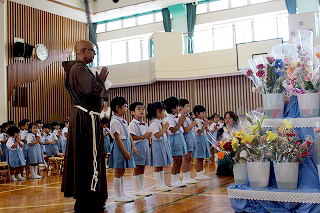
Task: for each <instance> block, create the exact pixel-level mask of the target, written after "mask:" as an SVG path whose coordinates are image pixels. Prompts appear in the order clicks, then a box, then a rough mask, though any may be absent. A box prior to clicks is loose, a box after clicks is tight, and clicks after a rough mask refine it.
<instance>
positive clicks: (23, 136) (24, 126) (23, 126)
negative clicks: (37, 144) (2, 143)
mask: <svg viewBox="0 0 320 213" xmlns="http://www.w3.org/2000/svg"><path fill="white" fill-rule="evenodd" d="M29 124H30V121H29V120H28V119H23V120H21V121H20V122H19V123H18V127H19V128H20V140H21V142H22V143H23V154H24V156H25V157H26V156H27V149H28V144H27V136H28V126H29Z"/></svg>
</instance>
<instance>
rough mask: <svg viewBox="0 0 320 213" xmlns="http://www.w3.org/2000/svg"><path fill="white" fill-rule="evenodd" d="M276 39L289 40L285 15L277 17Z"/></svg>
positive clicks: (286, 16)
mask: <svg viewBox="0 0 320 213" xmlns="http://www.w3.org/2000/svg"><path fill="white" fill-rule="evenodd" d="M278 37H279V38H283V40H284V41H288V40H289V24H288V15H287V14H286V15H281V16H278Z"/></svg>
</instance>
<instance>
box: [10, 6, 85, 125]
mask: <svg viewBox="0 0 320 213" xmlns="http://www.w3.org/2000/svg"><path fill="white" fill-rule="evenodd" d="M7 11H8V13H7V14H8V19H7V20H8V45H9V48H8V51H9V52H8V55H9V56H10V57H9V58H8V68H7V73H8V75H7V76H8V99H9V103H8V111H9V113H8V117H9V120H13V121H15V122H16V123H17V122H18V121H19V120H21V119H23V118H28V119H30V120H33V121H34V120H37V119H41V120H43V121H44V122H52V121H54V120H59V121H63V120H64V119H65V118H66V117H67V116H69V113H70V110H71V102H70V98H69V95H68V94H67V91H66V90H65V89H64V79H65V74H64V71H63V67H62V64H61V62H62V61H64V60H67V59H69V58H70V54H71V50H72V47H73V46H74V43H75V41H77V40H79V39H87V38H88V27H87V24H85V23H81V22H77V21H74V20H71V19H67V18H64V17H61V16H58V15H54V14H51V13H48V12H45V11H41V10H38V9H34V8H31V7H27V6H24V5H21V4H18V3H15V2H10V1H9V3H8V8H7ZM14 37H18V38H23V39H24V41H25V42H26V43H28V44H31V45H33V46H36V45H37V44H44V45H45V46H46V47H47V49H48V51H49V57H48V59H47V60H46V61H43V62H41V61H40V60H38V59H37V58H36V57H35V56H32V57H31V58H30V59H25V60H18V59H15V58H13V57H11V55H12V48H11V47H12V45H13V44H14ZM15 86H20V87H25V88H27V93H28V97H27V98H28V107H14V106H13V96H12V94H13V89H14V87H15Z"/></svg>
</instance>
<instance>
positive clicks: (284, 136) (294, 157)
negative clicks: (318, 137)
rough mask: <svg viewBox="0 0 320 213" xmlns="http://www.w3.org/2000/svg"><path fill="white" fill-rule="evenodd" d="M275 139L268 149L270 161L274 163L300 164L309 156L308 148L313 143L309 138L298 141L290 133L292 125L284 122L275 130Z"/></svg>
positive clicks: (294, 135)
mask: <svg viewBox="0 0 320 213" xmlns="http://www.w3.org/2000/svg"><path fill="white" fill-rule="evenodd" d="M273 134H275V135H277V137H276V138H275V139H274V140H272V141H270V143H269V149H270V151H271V153H272V155H271V159H272V160H273V161H274V162H276V163H300V162H302V161H303V160H304V159H305V158H306V157H309V156H310V148H311V145H312V142H313V139H312V137H311V136H307V137H306V138H305V140H303V141H302V140H298V139H297V137H296V134H295V133H294V132H293V131H292V125H291V123H290V122H289V121H287V120H284V122H283V125H282V126H281V127H280V128H279V129H278V130H277V134H276V133H273Z"/></svg>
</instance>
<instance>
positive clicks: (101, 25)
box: [96, 24, 106, 33]
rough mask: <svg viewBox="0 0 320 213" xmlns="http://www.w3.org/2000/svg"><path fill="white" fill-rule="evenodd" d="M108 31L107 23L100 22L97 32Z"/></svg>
mask: <svg viewBox="0 0 320 213" xmlns="http://www.w3.org/2000/svg"><path fill="white" fill-rule="evenodd" d="M105 31H106V24H98V25H97V29H96V33H102V32H105Z"/></svg>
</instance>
